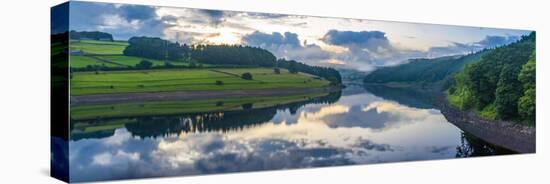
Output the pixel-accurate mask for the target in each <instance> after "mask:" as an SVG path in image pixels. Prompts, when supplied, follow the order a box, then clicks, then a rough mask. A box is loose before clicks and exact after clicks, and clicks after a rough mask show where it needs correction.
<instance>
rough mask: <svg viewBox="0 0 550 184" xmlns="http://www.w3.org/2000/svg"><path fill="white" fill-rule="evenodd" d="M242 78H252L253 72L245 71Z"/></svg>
mask: <svg viewBox="0 0 550 184" xmlns="http://www.w3.org/2000/svg"><path fill="white" fill-rule="evenodd" d="M241 78H242V79H244V80H252V74H251V73H248V72H246V73H243V74H242V75H241Z"/></svg>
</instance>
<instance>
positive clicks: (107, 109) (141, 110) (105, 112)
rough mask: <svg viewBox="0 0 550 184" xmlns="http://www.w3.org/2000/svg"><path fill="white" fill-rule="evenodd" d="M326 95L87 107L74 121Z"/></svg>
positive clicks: (259, 104)
mask: <svg viewBox="0 0 550 184" xmlns="http://www.w3.org/2000/svg"><path fill="white" fill-rule="evenodd" d="M324 95H326V93H312V94H302V95H289V96H269V97H242V98H229V99H206V100H178V101H155V102H132V103H123V104H110V105H87V106H77V107H73V108H71V119H73V120H83V119H96V118H114V117H135V116H151V115H171V114H182V113H195V112H218V111H228V110H241V109H242V105H243V104H253V106H252V108H254V109H255V108H263V107H271V106H274V105H277V104H287V103H292V102H298V101H304V100H308V99H310V98H314V97H320V96H324Z"/></svg>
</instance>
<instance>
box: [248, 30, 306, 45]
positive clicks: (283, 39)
mask: <svg viewBox="0 0 550 184" xmlns="http://www.w3.org/2000/svg"><path fill="white" fill-rule="evenodd" d="M243 42H245V43H246V44H249V45H254V46H260V47H267V48H269V47H273V46H277V47H278V46H289V47H293V48H294V47H301V45H300V40H298V35H297V34H295V33H291V32H285V33H284V35H282V34H281V33H279V32H273V33H272V34H267V33H262V32H259V31H255V32H253V33H251V34H249V35H246V36H244V37H243Z"/></svg>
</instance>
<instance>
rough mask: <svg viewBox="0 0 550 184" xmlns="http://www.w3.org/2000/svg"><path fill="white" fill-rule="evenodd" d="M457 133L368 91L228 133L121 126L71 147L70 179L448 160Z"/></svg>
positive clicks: (428, 112)
mask: <svg viewBox="0 0 550 184" xmlns="http://www.w3.org/2000/svg"><path fill="white" fill-rule="evenodd" d="M460 133H461V131H460V130H459V129H457V128H456V127H454V126H453V125H451V124H450V123H447V121H446V120H445V118H444V117H443V116H442V115H441V114H440V113H439V111H437V110H433V109H416V108H410V107H407V106H403V105H400V104H398V103H396V102H391V101H386V100H384V99H381V98H378V97H376V96H373V95H371V94H369V93H362V94H355V95H349V96H342V97H341V98H340V100H339V101H338V102H336V103H333V104H309V105H305V106H303V107H301V108H299V109H298V111H297V112H296V113H294V114H293V113H290V111H289V110H279V111H277V113H276V115H275V116H274V117H273V118H272V120H271V121H269V122H266V123H263V124H260V125H258V126H252V127H248V128H244V129H242V130H234V131H228V132H223V133H222V132H215V131H214V132H202V133H195V132H188V133H181V134H179V135H172V136H166V137H161V138H140V137H138V136H132V133H131V132H129V131H128V130H127V129H126V128H118V129H116V130H115V133H114V135H112V136H110V137H106V138H100V139H81V140H78V141H71V142H70V152H71V154H70V155H71V158H70V164H71V178H72V179H73V181H90V180H103V179H127V178H142V177H152V176H180V175H195V174H206V173H224V172H236V171H253V170H271V169H286V168H307V167H318V166H335V165H349V164H365V163H381V162H394V161H406V160H425V159H437V158H450V157H454V156H455V154H456V147H457V146H459V145H460V143H461V142H460Z"/></svg>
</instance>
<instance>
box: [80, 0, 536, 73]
mask: <svg viewBox="0 0 550 184" xmlns="http://www.w3.org/2000/svg"><path fill="white" fill-rule="evenodd" d="M71 3H72V4H71V6H70V7H71V8H70V12H71V16H70V29H71V30H76V31H103V32H107V33H111V34H112V35H113V36H114V38H115V39H116V40H127V39H129V38H131V37H133V36H149V37H160V38H164V39H168V40H170V41H173V42H176V41H177V42H179V43H186V44H240V45H249V46H255V47H261V48H264V49H267V50H269V51H271V52H272V53H273V54H274V55H275V56H276V57H278V58H285V59H292V60H296V61H299V62H304V63H306V64H310V65H317V66H329V67H335V68H347V69H356V70H360V71H365V72H369V71H372V70H374V69H376V68H378V67H383V66H393V65H398V64H402V63H406V62H407V61H408V59H411V58H434V57H441V56H449V55H457V54H466V53H469V52H472V51H478V50H481V49H483V48H492V47H496V46H501V45H505V44H509V43H511V42H514V41H516V40H518V39H520V38H521V36H522V35H527V34H529V32H530V31H527V30H513V29H494V28H482V27H464V26H448V25H435V24H416V23H404V22H391V21H376V20H362V19H346V18H327V17H317V16H303V15H284V14H269V13H252V12H236V11H218V10H204V9H191V8H179V7H157V6H143V5H122V4H107V3H92V2H78V1H72V2H71Z"/></svg>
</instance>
